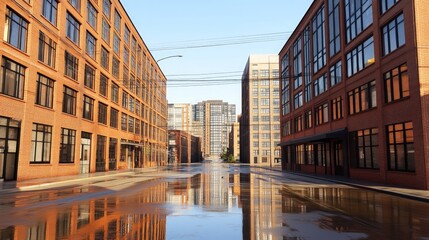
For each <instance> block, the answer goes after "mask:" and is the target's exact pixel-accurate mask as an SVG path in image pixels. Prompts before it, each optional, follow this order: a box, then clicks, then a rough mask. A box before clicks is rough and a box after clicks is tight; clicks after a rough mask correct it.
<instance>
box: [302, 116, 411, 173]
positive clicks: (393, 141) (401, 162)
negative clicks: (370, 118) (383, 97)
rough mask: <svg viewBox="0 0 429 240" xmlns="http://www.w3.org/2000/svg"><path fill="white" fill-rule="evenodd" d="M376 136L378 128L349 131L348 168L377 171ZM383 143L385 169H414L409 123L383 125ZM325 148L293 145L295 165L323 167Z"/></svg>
mask: <svg viewBox="0 0 429 240" xmlns="http://www.w3.org/2000/svg"><path fill="white" fill-rule="evenodd" d="M378 133H379V130H378V128H369V129H363V130H358V131H354V132H350V134H349V137H350V162H351V167H354V168H366V169H379V168H380V162H379V137H378ZM386 143H387V146H386V151H387V168H388V170H390V171H405V172H414V171H415V170H416V169H415V152H414V133H413V123H412V122H403V123H397V124H391V125H387V126H386ZM328 149H329V145H328V144H300V145H296V146H295V153H296V162H297V163H298V164H308V165H317V166H326V163H327V160H328V159H329V157H330V156H329V150H328Z"/></svg>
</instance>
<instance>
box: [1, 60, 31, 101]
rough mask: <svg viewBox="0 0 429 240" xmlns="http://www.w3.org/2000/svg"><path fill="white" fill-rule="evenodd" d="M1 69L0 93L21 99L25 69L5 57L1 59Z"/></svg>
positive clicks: (22, 96)
mask: <svg viewBox="0 0 429 240" xmlns="http://www.w3.org/2000/svg"><path fill="white" fill-rule="evenodd" d="M1 67H2V76H1V78H0V93H2V94H5V95H8V96H11V97H15V98H19V99H23V98H24V83H25V69H26V68H25V67H24V66H22V65H20V64H18V63H17V62H14V61H12V60H10V59H8V58H5V57H3V59H2V65H1Z"/></svg>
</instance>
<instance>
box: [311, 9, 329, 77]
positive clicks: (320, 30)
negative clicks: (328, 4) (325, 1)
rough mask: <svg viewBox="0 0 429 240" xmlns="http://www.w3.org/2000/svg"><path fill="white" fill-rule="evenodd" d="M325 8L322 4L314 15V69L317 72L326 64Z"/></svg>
mask: <svg viewBox="0 0 429 240" xmlns="http://www.w3.org/2000/svg"><path fill="white" fill-rule="evenodd" d="M324 10H325V8H324V7H323V6H322V7H321V8H320V9H319V11H317V13H316V16H314V17H313V20H312V24H313V70H314V73H317V72H318V71H319V70H320V69H321V68H322V67H323V66H325V65H326V43H325V11H324Z"/></svg>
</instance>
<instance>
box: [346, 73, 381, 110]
mask: <svg viewBox="0 0 429 240" xmlns="http://www.w3.org/2000/svg"><path fill="white" fill-rule="evenodd" d="M348 96H349V114H350V115H353V114H356V113H359V112H362V111H366V110H368V109H371V108H375V107H377V92H376V89H375V81H371V82H369V83H367V84H365V85H362V86H360V87H358V88H355V89H354V90H352V91H350V92H349V93H348Z"/></svg>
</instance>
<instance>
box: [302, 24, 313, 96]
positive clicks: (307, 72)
mask: <svg viewBox="0 0 429 240" xmlns="http://www.w3.org/2000/svg"><path fill="white" fill-rule="evenodd" d="M310 51H311V47H310V26H307V27H306V28H305V29H304V56H303V57H304V74H303V75H304V76H303V77H304V85H305V87H304V99H305V102H310V101H311V99H312V97H313V90H312V88H313V86H312V78H311V76H312V74H311V56H310Z"/></svg>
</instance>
